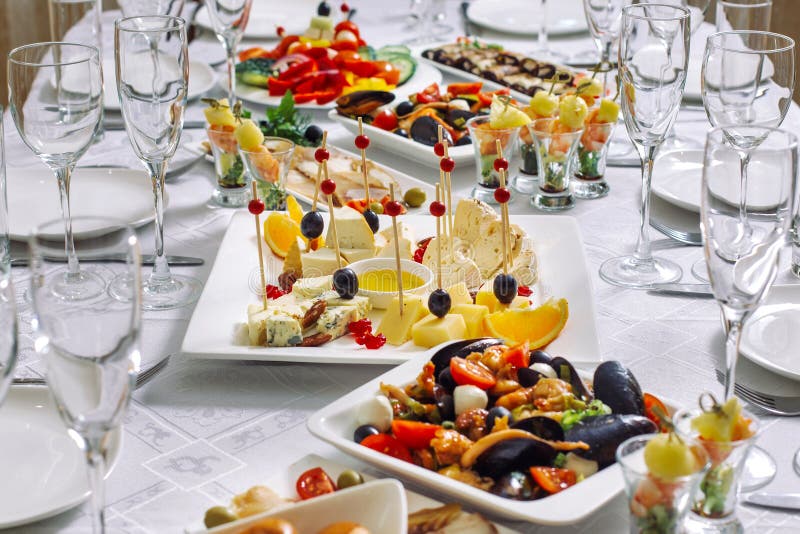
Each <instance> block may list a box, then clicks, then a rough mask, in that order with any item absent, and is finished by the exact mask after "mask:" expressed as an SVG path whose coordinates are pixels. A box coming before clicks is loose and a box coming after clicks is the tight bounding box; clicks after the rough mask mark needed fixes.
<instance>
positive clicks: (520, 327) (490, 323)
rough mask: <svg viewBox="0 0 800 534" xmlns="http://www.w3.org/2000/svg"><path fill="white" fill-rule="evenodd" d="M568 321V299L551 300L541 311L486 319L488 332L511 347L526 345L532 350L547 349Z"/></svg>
mask: <svg viewBox="0 0 800 534" xmlns="http://www.w3.org/2000/svg"><path fill="white" fill-rule="evenodd" d="M567 317H569V306H568V305H567V301H566V299H560V300H554V299H549V300H548V301H547V302H545V303H544V304H542V305H541V306H539V307H538V308H533V309H531V308H522V309H520V308H512V309H508V310H504V311H499V312H495V313H490V314H489V315H488V316H486V319H485V325H486V330H487V331H488V332H489V334H491V335H492V336H494V337H498V338H500V339H504V340H506V342H507V343H508V344H516V343H522V342H524V341H527V342H528V344H529V345H530V348H531V350H535V349H538V348H541V347H544V346H545V345H547V344H548V343H550V342H551V341H553V340H554V339H555V338H557V337H558V334H560V333H561V331H562V330H563V329H564V325H566V324H567Z"/></svg>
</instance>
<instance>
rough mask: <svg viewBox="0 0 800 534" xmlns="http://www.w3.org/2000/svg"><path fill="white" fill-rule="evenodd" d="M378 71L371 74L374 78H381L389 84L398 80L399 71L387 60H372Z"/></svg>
mask: <svg viewBox="0 0 800 534" xmlns="http://www.w3.org/2000/svg"><path fill="white" fill-rule="evenodd" d="M372 63H373V64H374V65H375V66H376V67H377V68H378V71H377V72H376V73H375V74H373V75H372V76H373V77H374V78H383V79H384V80H386V83H388V84H390V85H397V84H398V82H400V71H399V70H397V69H396V68H395V66H394V65H392V64H391V63H389V62H388V61H373V62H372Z"/></svg>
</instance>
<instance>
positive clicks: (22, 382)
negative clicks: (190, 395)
mask: <svg viewBox="0 0 800 534" xmlns="http://www.w3.org/2000/svg"><path fill="white" fill-rule="evenodd" d="M171 357H172V355H171V354H170V355H169V356H167V357H166V358H164V359H163V360H161V361H160V362H158V363H156V364H155V365H153V366H152V367H149V368H147V369H145V370H144V371H142V372H140V373H139V374H138V375H136V385H135V386H134V389H139V388H140V387H142V386H144V385H145V384H147V383H148V382H150V381H151V380H152V379H153V377H155V376H156V375H157V374H158V373H160V372H161V371H162V370H163V369H164V368H165V367H166V366H167V364H168V363H169V359H170V358H171ZM11 384H12V385H16V386H44V385H45V384H47V380H45V379H44V378H38V377H30V378H15V379H13V380H12V382H11Z"/></svg>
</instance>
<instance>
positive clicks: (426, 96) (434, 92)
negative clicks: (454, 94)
mask: <svg viewBox="0 0 800 534" xmlns="http://www.w3.org/2000/svg"><path fill="white" fill-rule="evenodd" d="M441 99H442V95H441V93H440V92H439V84H436V83H432V84H430V85H429V86H428V87H426V88H425V89H423V90H422V91H420V92H419V93H417V98H416V100H417V103H418V104H429V103H431V102H438V101H439V100H441ZM489 102H491V100H490V101H489Z"/></svg>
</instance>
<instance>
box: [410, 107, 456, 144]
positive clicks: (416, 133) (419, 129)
mask: <svg viewBox="0 0 800 534" xmlns="http://www.w3.org/2000/svg"><path fill="white" fill-rule="evenodd" d="M408 134H409V135H410V136H411V139H413V140H414V141H416V142H417V143H422V144H423V145H428V146H433V145H435V144H436V143H438V142H439V122H437V121H436V119H434V118H433V117H430V116H428V115H422V116H421V117H419V118H417V119H416V120H415V121H414V122H413V123H411V128H410V129H409V130H408ZM444 141H446V142H448V143H449V144H450V145H452V144H453V139H452V138H451V137H450V134H449V133H448V132H447V130H445V131H444Z"/></svg>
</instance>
